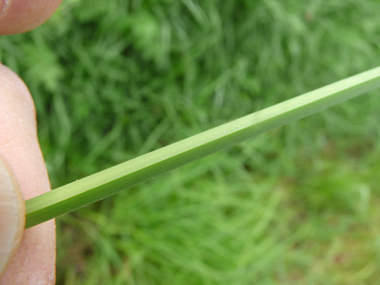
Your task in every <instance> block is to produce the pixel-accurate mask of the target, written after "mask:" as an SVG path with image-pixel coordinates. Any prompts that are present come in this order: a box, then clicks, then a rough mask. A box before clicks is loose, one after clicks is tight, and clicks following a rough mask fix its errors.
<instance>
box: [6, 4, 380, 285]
mask: <svg viewBox="0 0 380 285" xmlns="http://www.w3.org/2000/svg"><path fill="white" fill-rule="evenodd" d="M378 11H380V2H379V1H362V0H346V1H341V0H331V1H316V0H314V1H312V0H308V1H301V0H298V1H297V0H287V1H276V0H257V1H251V0H207V1H206V0H204V1H190V0H181V1H173V0H156V1H152V0H146V1H142V0H123V1H121V0H109V1H100V0H93V1H84V0H65V1H64V3H63V5H62V6H61V8H60V9H59V11H58V12H57V13H56V14H55V15H54V16H53V17H52V19H50V20H49V21H48V22H47V23H46V24H45V25H43V26H42V27H40V28H38V29H36V30H34V31H32V32H29V33H26V34H22V35H16V36H8V37H2V38H0V60H1V61H2V62H3V63H4V64H6V65H8V66H9V67H10V68H12V69H13V70H14V71H16V72H17V73H18V74H19V75H20V76H21V77H22V78H23V79H24V80H25V82H26V83H27V85H28V86H29V88H30V90H31V93H32V94H33V97H34V99H35V104H36V107H37V111H38V123H39V139H40V143H41V147H42V150H43V153H44V157H45V159H46V163H47V166H48V171H49V174H50V178H51V183H52V186H53V188H55V187H57V186H60V185H62V184H65V183H68V182H70V181H73V180H75V179H79V178H81V177H84V176H86V175H89V174H91V173H94V172H96V171H99V170H102V169H105V168H107V167H110V166H112V165H115V164H117V163H120V162H123V161H125V160H128V159H130V158H133V157H136V156H138V155H140V154H143V153H146V152H148V151H150V150H153V149H156V148H159V147H162V146H165V145H167V144H170V143H173V142H175V141H178V140H180V139H183V138H186V137H188V136H191V135H193V134H196V133H199V132H201V131H203V130H206V129H209V128H211V127H214V126H217V125H219V124H222V123H224V122H227V121H230V120H232V119H235V118H238V117H240V116H243V115H246V114H248V113H251V112H254V111H256V110H259V109H262V108H264V107H266V106H270V105H272V104H275V103H278V102H281V101H283V100H285V99H287V98H291V97H294V96H296V95H299V94H302V93H304V92H307V91H310V90H312V89H315V88H318V87H321V86H324V85H326V84H329V83H333V82H334V81H337V80H339V79H343V78H345V77H348V76H350V75H354V74H356V73H359V72H362V71H365V70H367V69H370V68H373V67H376V66H378V65H380V57H379V52H380V21H379V13H378ZM379 108H380V98H379V92H373V93H371V94H369V95H364V96H361V97H359V98H357V99H355V100H353V101H351V102H347V103H345V104H342V105H340V106H337V107H334V108H332V109H330V110H327V111H324V112H322V113H320V114H317V115H314V116H312V117H310V118H307V119H304V120H301V121H299V122H296V123H293V124H290V125H288V126H286V127H284V128H281V129H278V130H275V131H272V132H270V133H267V134H264V135H262V136H260V137H258V138H255V139H253V140H250V141H247V142H245V143H242V144H240V145H238V146H235V147H233V148H231V149H229V150H228V151H226V152H221V153H218V154H215V155H213V156H211V157H208V158H205V159H202V160H201V161H197V162H195V163H192V164H190V165H188V166H185V167H182V168H181V169H178V170H176V171H173V172H171V173H170V174H168V175H165V176H162V177H159V178H157V179H155V180H153V181H150V182H148V183H145V184H143V185H141V186H138V187H134V188H133V189H129V190H127V191H125V192H123V193H121V194H118V195H116V196H114V197H111V198H109V199H106V200H104V201H101V202H99V203H95V204H93V205H91V206H89V207H86V208H84V209H81V210H79V211H76V212H74V213H73V214H70V215H65V216H63V217H61V218H59V219H57V231H58V244H57V250H58V264H57V276H58V277H57V278H58V279H57V284H378V283H379V282H380V273H379V272H380V263H379V262H380V223H379V222H380V210H379V209H380V207H379V206H380V191H379V190H380V189H379V185H380V175H379V172H380V128H379V122H380V112H379Z"/></svg>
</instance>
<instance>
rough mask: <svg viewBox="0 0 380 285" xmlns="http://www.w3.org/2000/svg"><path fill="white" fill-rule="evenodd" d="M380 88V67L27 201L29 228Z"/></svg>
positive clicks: (27, 223) (27, 222)
mask: <svg viewBox="0 0 380 285" xmlns="http://www.w3.org/2000/svg"><path fill="white" fill-rule="evenodd" d="M379 87H380V67H378V68H375V69H372V70H369V71H366V72H363V73H361V74H358V75H355V76H352V77H350V78H348V79H345V80H342V81H339V82H336V83H333V84H331V85H328V86H326V87H323V88H320V89H317V90H315V91H312V92H309V93H306V94H304V95H300V96H298V97H295V98H293V99H290V100H287V101H285V102H282V103H280V104H277V105H274V106H271V107H269V108H266V109H264V110H261V111H258V112H255V113H253V114H250V115H248V116H245V117H242V118H240V119H237V120H234V121H232V122H229V123H227V124H224V125H221V126H219V127H216V128H213V129H210V130H208V131H205V132H203V133H200V134H198V135H195V136H192V137H190V138H187V139H184V140H182V141H179V142H177V143H174V144H172V145H169V146H166V147H163V148H161V149H158V150H155V151H153V152H150V153H148V154H145V155H142V156H140V157H137V158H135V159H132V160H129V161H127V162H124V163H121V164H119V165H117V166H114V167H111V168H108V169H106V170H103V171H101V172H98V173H96V174H93V175H90V176H87V177H85V178H83V179H81V180H78V181H75V182H72V183H69V184H67V185H65V186H62V187H59V188H57V189H55V190H53V191H50V192H48V193H45V194H42V195H40V196H37V197H34V198H32V199H29V200H27V201H26V228H29V227H32V226H34V225H37V224H39V223H42V222H45V221H47V220H50V219H52V218H55V217H58V216H60V215H63V214H66V213H69V212H71V211H74V210H76V209H78V208H81V207H83V206H86V205H88V204H91V203H93V202H96V201H98V200H100V199H103V198H105V197H108V196H110V195H113V194H115V193H117V192H119V191H121V190H125V189H127V188H129V187H132V186H134V185H137V184H139V183H141V182H144V181H146V180H149V179H151V178H154V177H156V176H157V175H159V174H162V173H164V172H167V171H169V170H172V169H174V168H177V167H179V166H181V165H184V164H187V163H189V162H192V161H194V160H197V159H200V158H202V157H205V156H207V155H209V154H212V153H214V152H217V151H219V150H222V149H225V148H227V147H230V146H232V145H235V144H237V143H240V142H242V141H244V140H246V139H249V138H252V137H254V136H256V135H259V134H261V133H264V132H266V131H269V130H272V129H274V128H277V127H280V126H283V125H286V124H288V123H290V122H292V121H295V120H298V119H301V118H304V117H306V116H309V115H311V114H313V113H316V112H319V111H321V110H324V109H326V108H329V107H331V106H333V105H336V104H339V103H341V102H344V101H346V100H349V99H351V98H353V97H355V96H358V95H360V94H363V93H365V92H367V91H370V90H373V89H375V88H379Z"/></svg>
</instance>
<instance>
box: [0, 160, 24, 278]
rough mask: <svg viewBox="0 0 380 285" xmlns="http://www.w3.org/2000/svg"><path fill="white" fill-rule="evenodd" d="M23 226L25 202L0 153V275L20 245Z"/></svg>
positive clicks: (9, 168) (10, 170) (13, 176)
mask: <svg viewBox="0 0 380 285" xmlns="http://www.w3.org/2000/svg"><path fill="white" fill-rule="evenodd" d="M24 227H25V203H24V199H23V198H22V194H21V191H20V187H19V184H18V182H17V179H16V177H15V175H14V173H13V171H12V169H11V167H10V166H9V164H8V162H7V161H6V160H5V159H4V158H3V157H2V156H1V155H0V277H1V275H2V273H3V272H5V269H6V268H7V266H8V265H9V264H10V261H11V260H12V257H13V256H14V255H15V254H16V252H17V249H18V247H19V245H20V242H21V238H22V234H23V232H24Z"/></svg>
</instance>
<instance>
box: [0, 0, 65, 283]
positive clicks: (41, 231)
mask: <svg viewBox="0 0 380 285" xmlns="http://www.w3.org/2000/svg"><path fill="white" fill-rule="evenodd" d="M61 1H62V0H57V1H55V0H39V1H33V0H8V1H7V3H6V4H4V2H3V1H2V0H0V35H8V34H16V33H22V32H25V31H29V30H31V29H33V28H35V27H37V26H39V25H40V24H42V23H43V22H45V21H46V20H47V19H48V18H49V17H50V16H51V15H52V14H53V13H54V11H55V10H56V9H57V7H58V6H59V4H60V3H61ZM0 133H1V135H0V156H2V157H3V159H4V160H5V162H6V164H7V165H8V166H9V168H10V170H11V172H13V173H14V174H13V175H14V176H15V177H13V178H14V179H16V180H17V181H18V184H19V186H20V189H21V192H22V195H23V197H24V199H25V200H26V199H30V198H32V197H35V196H37V195H39V194H42V193H44V192H47V191H49V190H50V183H49V178H48V174H47V171H46V166H45V163H44V160H43V157H42V154H41V150H40V146H39V144H38V138H37V125H36V113H35V108H34V103H33V100H32V97H31V95H30V93H29V90H28V88H27V87H26V85H25V84H24V82H23V81H22V80H21V79H20V78H19V77H18V76H17V75H16V74H15V73H13V72H12V71H11V70H10V69H9V68H7V67H5V66H4V65H1V64H0ZM0 218H1V217H0ZM55 240H56V239H55V222H54V220H51V221H48V222H46V223H43V224H40V225H38V226H35V227H32V228H30V229H27V230H25V231H24V233H23V237H22V240H21V244H20V246H19V248H18V249H17V246H18V244H17V241H15V244H14V247H15V252H16V254H15V256H14V257H13V259H11V262H10V265H9V267H8V268H7V269H6V270H5V272H3V274H2V277H1V278H0V284H16V285H17V284H54V283H55V256H56V253H55Z"/></svg>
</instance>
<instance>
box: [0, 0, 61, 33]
mask: <svg viewBox="0 0 380 285" xmlns="http://www.w3.org/2000/svg"><path fill="white" fill-rule="evenodd" d="M61 3H62V0H0V35H11V34H18V33H23V32H26V31H30V30H32V29H34V28H36V27H38V26H40V25H41V24H43V23H44V22H46V21H47V20H48V19H49V18H50V16H51V15H53V13H54V12H55V10H57V8H58V7H59V5H60V4H61Z"/></svg>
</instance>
